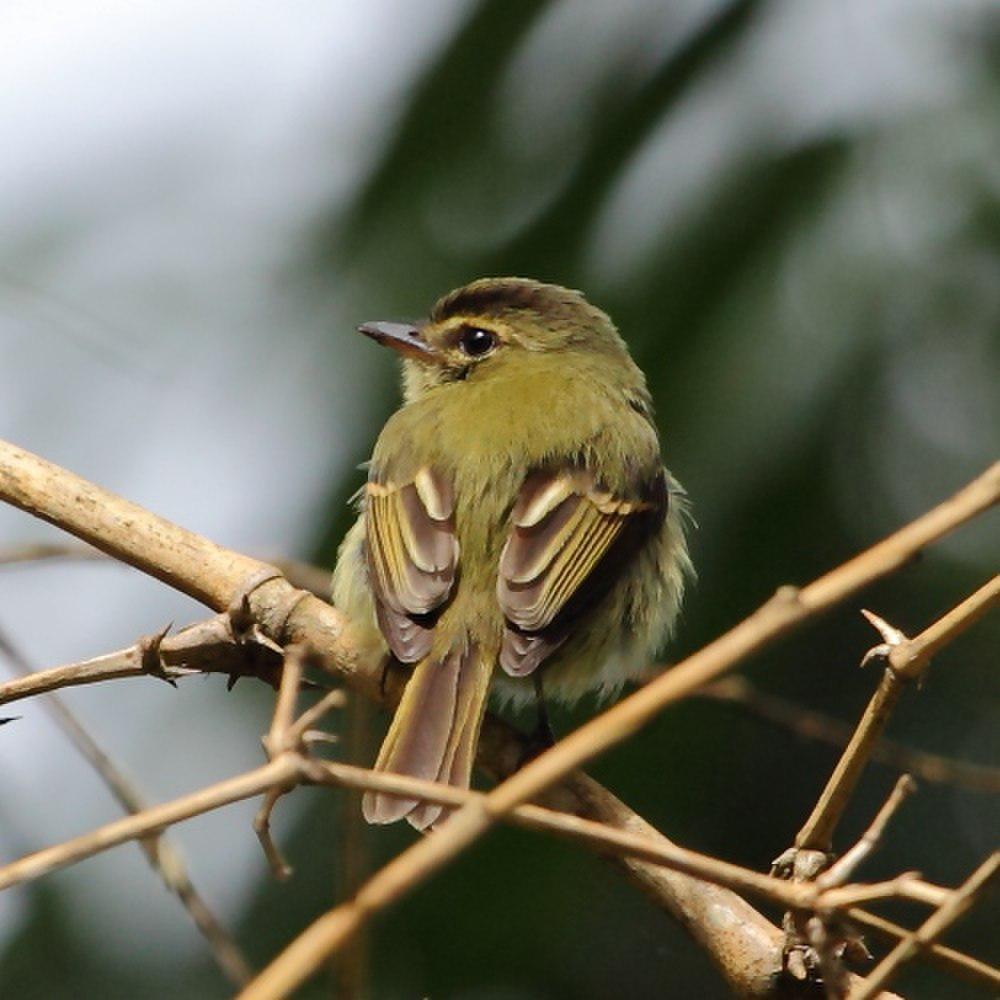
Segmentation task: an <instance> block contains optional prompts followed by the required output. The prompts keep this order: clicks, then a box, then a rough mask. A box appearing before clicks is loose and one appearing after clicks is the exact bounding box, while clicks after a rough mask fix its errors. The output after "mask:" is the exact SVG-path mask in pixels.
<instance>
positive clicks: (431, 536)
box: [365, 466, 458, 663]
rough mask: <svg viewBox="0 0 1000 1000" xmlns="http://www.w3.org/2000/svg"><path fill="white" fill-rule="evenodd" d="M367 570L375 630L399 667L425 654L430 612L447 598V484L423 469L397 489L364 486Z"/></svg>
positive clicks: (451, 559)
mask: <svg viewBox="0 0 1000 1000" xmlns="http://www.w3.org/2000/svg"><path fill="white" fill-rule="evenodd" d="M365 489H366V500H365V520H366V538H367V546H366V548H367V553H368V569H369V575H370V578H371V582H372V588H373V590H374V592H375V599H376V612H377V615H378V622H379V628H380V629H381V631H382V634H383V635H384V636H385V640H386V642H387V643H388V644H389V648H390V649H391V650H392V652H393V653H394V654H395V656H396V657H397V658H398V659H400V660H401V661H402V662H404V663H416V662H417V661H418V660H420V659H421V658H422V657H424V656H426V655H427V653H428V652H429V651H430V646H431V639H432V635H433V617H434V613H435V612H436V611H437V610H438V609H439V608H440V607H441V605H443V604H444V603H445V602H446V601H447V600H448V597H449V596H450V594H451V590H452V585H453V584H454V582H455V572H456V569H457V567H458V539H457V538H456V537H455V522H454V512H455V498H454V493H453V491H452V488H451V484H450V483H449V482H447V481H446V480H445V479H444V478H443V477H442V476H440V475H439V474H437V473H436V472H435V471H434V470H433V469H431V468H430V467H429V466H425V467H423V468H422V469H420V470H419V471H418V472H417V474H416V475H415V476H414V477H413V479H412V480H411V481H410V482H407V483H404V484H403V485H394V484H391V483H382V482H369V483H368V485H367V486H366V488H365Z"/></svg>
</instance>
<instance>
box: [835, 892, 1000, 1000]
mask: <svg viewBox="0 0 1000 1000" xmlns="http://www.w3.org/2000/svg"><path fill="white" fill-rule="evenodd" d="M846 916H847V918H848V919H849V920H850V921H851V922H852V923H855V924H860V925H861V926H862V927H865V928H867V929H868V930H871V931H874V932H875V933H876V934H880V935H881V936H882V937H884V938H888V939H890V940H892V941H901V940H903V939H904V938H906V937H907V936H908V935H909V934H910V931H908V930H907V929H906V928H905V927H901V926H900V925H899V924H894V923H893V922H892V921H891V920H886V919H885V918H884V917H879V916H876V915H875V914H874V913H869V912H868V911H867V910H861V909H858V908H857V907H855V906H852V907H850V908H849V909H848V910H847V914H846ZM923 956H924V957H925V958H926V959H927V960H928V961H929V962H932V963H933V964H934V965H937V966H938V967H939V968H941V969H943V970H944V971H945V972H948V973H951V974H953V975H956V976H960V977H961V978H962V979H964V980H966V981H967V982H969V983H972V984H973V985H974V986H981V987H985V988H986V989H992V990H994V991H996V990H998V989H1000V969H996V968H994V967H993V966H992V965H990V964H988V963H987V962H981V961H980V960H979V959H978V958H972V957H971V956H970V955H964V954H962V952H960V951H956V950H955V949H954V948H947V947H945V946H944V945H943V944H938V943H937V942H936V941H934V942H930V943H927V944H925V945H924V949H923Z"/></svg>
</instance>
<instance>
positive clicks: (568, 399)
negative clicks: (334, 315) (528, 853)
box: [333, 278, 691, 829]
mask: <svg viewBox="0 0 1000 1000" xmlns="http://www.w3.org/2000/svg"><path fill="white" fill-rule="evenodd" d="M359 330H360V332H361V333H364V334H366V335H367V336H369V337H371V338H372V339H373V340H375V341H377V342H378V343H380V344H383V345H385V346H386V347H391V348H392V349H393V350H394V351H396V352H397V353H398V354H400V355H401V356H402V358H403V392H404V402H403V405H402V406H401V407H400V408H399V409H398V410H397V411H396V412H395V413H394V414H393V415H392V417H390V418H389V421H388V422H387V423H386V425H385V427H384V428H383V430H382V433H381V434H380V435H379V438H378V441H377V442H376V444H375V452H374V454H373V455H372V460H371V463H370V465H369V470H368V482H367V484H366V486H365V488H364V490H363V491H362V501H361V513H360V516H359V518H358V521H357V523H356V524H355V525H354V527H353V528H352V529H351V531H350V532H349V534H348V535H347V537H346V538H345V540H344V543H343V545H342V546H341V549H340V553H339V557H338V562H337V568H336V571H335V573H334V585H333V599H334V603H335V604H336V605H337V607H339V608H340V609H341V610H342V611H343V612H344V613H345V614H346V615H347V616H348V617H349V618H350V620H351V621H353V622H355V623H356V624H357V625H358V627H359V628H360V629H361V630H362V634H363V635H365V636H367V640H368V642H369V643H370V649H369V652H370V653H371V655H373V656H376V655H381V656H383V657H384V656H386V655H387V654H388V655H389V656H391V657H393V658H395V660H397V661H399V662H400V663H402V664H412V665H413V670H412V673H411V675H410V677H409V679H408V681H407V683H406V687H405V690H404V692H403V696H402V700H401V701H400V703H399V707H398V708H397V709H396V715H395V717H394V719H393V720H392V724H391V726H390V727H389V732H388V734H387V736H386V738H385V742H384V743H383V744H382V749H381V751H380V753H379V755H378V761H377V762H376V764H375V767H376V769H377V770H380V771H392V772H394V773H397V774H403V775H411V776H413V777H417V778H423V779H428V780H433V781H441V782H447V783H449V784H452V785H457V786H460V787H463V788H467V787H468V785H469V780H470V777H471V773H472V765H473V761H474V759H475V755H476V746H477V744H478V741H479V730H480V726H481V725H482V720H483V714H484V712H485V708H486V701H487V696H488V694H489V692H490V688H491V685H492V687H493V689H494V690H495V692H496V693H497V694H498V695H499V696H500V697H501V699H504V698H505V699H508V700H511V701H514V702H526V701H528V700H530V699H531V698H533V697H535V696H536V695H540V692H541V685H540V680H541V676H542V674H544V692H545V694H546V695H547V696H551V697H553V698H557V699H562V700H565V701H572V700H575V699H577V698H579V697H580V696H581V695H583V694H584V693H585V692H587V691H591V690H594V689H597V690H598V691H600V692H601V693H605V694H607V693H611V692H613V691H615V690H617V689H618V688H619V687H620V686H621V685H622V684H623V683H624V682H625V681H626V680H628V679H629V678H636V677H639V676H640V675H641V674H642V673H643V671H644V669H645V668H646V667H647V665H648V663H649V661H650V656H651V654H652V653H653V651H654V650H655V648H656V647H657V646H658V645H659V643H660V642H661V641H662V640H663V639H664V638H665V637H666V636H667V634H668V633H669V631H670V629H671V626H672V624H673V621H674V618H675V616H676V614H677V610H678V607H679V605H680V600H681V594H682V591H683V587H684V580H685V577H686V576H687V575H688V573H689V572H690V569H691V566H690V561H689V559H688V554H687V548H686V545H685V540H684V524H685V497H684V493H683V491H682V490H681V488H680V487H679V486H678V484H677V483H676V482H675V481H674V480H673V478H672V477H671V476H670V474H669V473H668V472H667V470H666V469H665V468H664V467H663V462H662V459H661V457H660V445H659V440H658V438H657V433H656V427H655V425H654V422H653V411H652V403H651V400H650V395H649V392H648V390H647V388H646V381H645V379H644V377H643V375H642V372H641V371H640V370H639V368H638V367H637V366H636V364H635V362H633V361H632V359H631V357H630V356H629V353H628V349H627V348H626V346H625V343H624V342H623V340H622V339H621V337H620V336H619V335H618V332H617V330H616V329H615V327H614V325H613V324H612V322H611V320H610V319H609V318H608V316H607V315H605V313H603V312H601V310H599V309H596V308H595V307H594V306H592V305H590V304H589V303H588V302H587V301H586V299H584V297H583V295H581V294H580V293H579V292H576V291H570V290H569V289H566V288H561V287H559V286H557V285H548V284H542V283H540V282H537V281H530V280H528V279H525V278H484V279H481V280H479V281H474V282H472V284H470V285H466V286H465V287H464V288H459V289H457V290H456V291H453V292H451V293H450V294H448V295H446V296H444V298H442V299H440V300H439V301H438V303H437V304H436V305H435V306H434V308H433V310H432V311H431V314H430V318H429V319H427V320H426V321H425V322H422V323H419V324H415V325H411V324H403V323H365V324H364V325H362V326H361V327H359ZM498 668H499V669H498ZM542 708H544V706H542ZM363 809H364V815H365V818H366V819H367V820H368V821H369V822H370V823H391V822H394V821H395V820H398V819H402V818H403V817H406V818H407V819H408V820H409V822H410V823H411V824H412V825H413V826H415V827H416V828H417V829H425V828H427V827H429V826H431V825H432V824H434V823H435V822H437V821H438V820H439V819H440V818H441V817H442V813H443V812H446V810H443V809H442V807H441V806H438V805H433V804H430V803H424V802H421V801H419V800H415V799H411V798H403V797H401V796H396V795H390V794H386V793H382V792H369V793H368V794H366V795H365V797H364V804H363Z"/></svg>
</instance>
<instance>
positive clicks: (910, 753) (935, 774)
mask: <svg viewBox="0 0 1000 1000" xmlns="http://www.w3.org/2000/svg"><path fill="white" fill-rule="evenodd" d="M697 697H699V698H710V699H712V700H713V701H721V702H725V703H727V704H731V705H736V706H737V707H739V708H741V709H744V710H745V711H746V712H747V713H748V714H750V715H752V716H755V717H756V718H759V719H761V720H763V721H765V722H769V723H771V724H772V725H774V726H776V727H778V728H779V729H783V730H786V731H787V732H790V733H791V734H792V735H794V736H797V737H799V738H801V739H807V740H817V741H819V742H822V743H828V744H830V745H831V746H835V747H838V748H840V749H843V748H844V747H845V746H847V744H848V743H849V742H850V740H851V736H852V735H853V733H854V726H852V725H850V724H849V723H847V722H843V721H841V720H840V719H835V718H833V717H832V716H829V715H826V714H825V713H823V712H817V711H815V710H814V709H811V708H807V707H806V706H805V705H800V704H799V703H798V702H795V701H791V700H789V699H787V698H782V697H780V696H778V695H774V694H770V693H767V692H764V691H761V690H759V689H758V688H757V687H755V686H754V685H753V684H752V683H751V681H750V680H748V679H747V678H746V677H744V676H742V675H741V674H732V675H730V676H729V677H723V678H722V679H721V680H718V681H714V682H713V683H712V684H709V685H708V686H707V687H704V688H702V689H701V690H700V691H698V692H697ZM871 759H872V760H873V761H875V762H877V763H880V764H885V765H887V766H889V767H893V768H896V769H897V770H899V771H906V772H908V773H910V774H912V775H913V776H914V777H915V778H918V779H920V780H921V781H930V782H935V783H940V784H948V785H955V786H956V787H959V788H962V789H963V790H965V791H970V792H987V793H994V794H995V793H997V792H1000V768H998V767H990V766H989V765H987V764H975V763H972V762H971V761H965V760H957V759H955V758H953V757H945V756H942V755H941V754H935V753H928V752H927V751H925V750H918V749H916V748H915V747H908V746H903V745H902V744H900V743H894V742H892V741H891V740H888V739H883V740H881V741H879V742H878V743H876V744H875V746H874V748H873V749H872V756H871Z"/></svg>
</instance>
